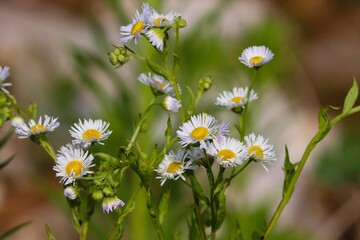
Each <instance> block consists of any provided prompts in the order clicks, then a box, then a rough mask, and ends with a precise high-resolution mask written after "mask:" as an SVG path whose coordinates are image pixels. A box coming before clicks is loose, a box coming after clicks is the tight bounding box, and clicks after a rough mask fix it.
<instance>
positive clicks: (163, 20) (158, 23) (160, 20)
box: [155, 17, 169, 25]
mask: <svg viewBox="0 0 360 240" xmlns="http://www.w3.org/2000/svg"><path fill="white" fill-rule="evenodd" d="M167 21H169V20H167V19H166V18H163V17H159V18H157V19H156V20H155V24H156V25H160V24H161V23H162V22H167Z"/></svg>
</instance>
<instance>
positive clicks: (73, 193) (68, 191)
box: [64, 186, 78, 200]
mask: <svg viewBox="0 0 360 240" xmlns="http://www.w3.org/2000/svg"><path fill="white" fill-rule="evenodd" d="M64 196H65V197H66V198H68V199H70V200H74V199H76V198H77V196H78V191H77V189H75V187H73V186H68V187H66V188H65V189H64Z"/></svg>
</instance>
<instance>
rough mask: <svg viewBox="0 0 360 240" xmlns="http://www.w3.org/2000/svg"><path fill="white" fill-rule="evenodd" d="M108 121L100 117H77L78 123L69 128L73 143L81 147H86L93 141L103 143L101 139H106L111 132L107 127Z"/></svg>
mask: <svg viewBox="0 0 360 240" xmlns="http://www.w3.org/2000/svg"><path fill="white" fill-rule="evenodd" d="M109 125H110V124H109V123H107V122H105V121H103V120H101V119H96V120H93V119H84V122H82V121H81V119H79V123H75V124H74V126H72V127H71V129H70V130H69V132H70V135H71V137H72V138H74V139H73V141H72V143H73V144H74V145H79V146H81V147H82V148H88V147H90V145H91V144H93V143H99V144H103V143H102V142H101V141H103V140H105V139H107V138H108V137H109V135H110V134H111V133H112V131H111V130H108V129H109Z"/></svg>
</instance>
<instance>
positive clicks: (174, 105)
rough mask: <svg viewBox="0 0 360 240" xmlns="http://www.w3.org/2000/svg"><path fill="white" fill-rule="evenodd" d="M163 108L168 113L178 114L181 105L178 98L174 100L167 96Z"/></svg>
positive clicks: (163, 101)
mask: <svg viewBox="0 0 360 240" xmlns="http://www.w3.org/2000/svg"><path fill="white" fill-rule="evenodd" d="M162 106H163V108H164V109H165V110H166V111H170V112H178V111H179V109H180V107H181V103H180V101H179V100H177V99H176V98H173V97H171V96H166V97H165V98H164V99H163V100H162Z"/></svg>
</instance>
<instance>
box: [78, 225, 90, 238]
mask: <svg viewBox="0 0 360 240" xmlns="http://www.w3.org/2000/svg"><path fill="white" fill-rule="evenodd" d="M88 228H89V222H88V221H84V222H82V223H81V232H80V240H86V236H87V232H88Z"/></svg>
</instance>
